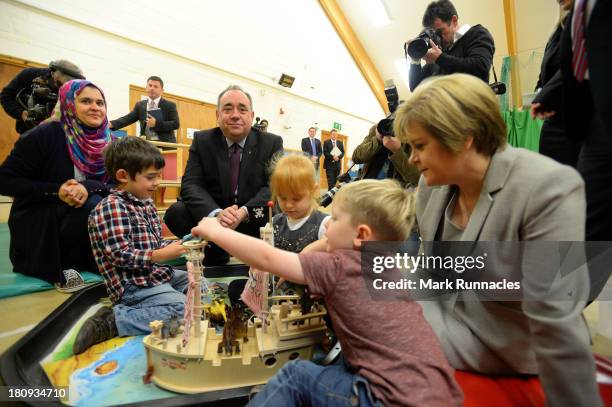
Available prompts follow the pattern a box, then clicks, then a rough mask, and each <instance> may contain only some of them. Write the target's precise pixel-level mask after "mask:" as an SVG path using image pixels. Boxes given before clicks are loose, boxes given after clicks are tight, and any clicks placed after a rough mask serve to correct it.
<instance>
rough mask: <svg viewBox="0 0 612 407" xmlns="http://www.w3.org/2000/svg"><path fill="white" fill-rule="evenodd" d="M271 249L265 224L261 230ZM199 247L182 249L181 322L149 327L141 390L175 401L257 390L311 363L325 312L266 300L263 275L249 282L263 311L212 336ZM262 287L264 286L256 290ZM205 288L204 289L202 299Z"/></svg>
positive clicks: (230, 321)
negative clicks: (291, 365)
mask: <svg viewBox="0 0 612 407" xmlns="http://www.w3.org/2000/svg"><path fill="white" fill-rule="evenodd" d="M261 233H262V237H263V238H264V239H265V240H267V241H268V242H271V239H272V236H273V234H272V227H271V225H270V223H268V224H267V225H266V227H265V228H261ZM205 245H206V242H204V241H196V240H191V241H186V242H183V246H184V247H185V248H186V249H187V260H188V263H187V269H188V273H189V278H190V286H189V291H188V293H187V302H186V304H185V317H184V319H183V321H182V322H178V321H171V322H170V323H167V324H166V325H167V326H164V323H163V322H162V321H153V322H152V323H151V329H152V333H151V334H150V335H148V336H146V337H145V338H144V339H143V342H144V345H145V350H146V354H147V373H146V375H145V377H144V380H145V382H147V381H149V380H151V381H153V383H155V384H156V385H158V386H160V387H162V388H165V389H168V390H171V391H175V392H179V393H200V392H207V391H213V390H223V389H228V388H236V387H242V386H254V385H258V384H263V383H265V382H267V381H268V379H269V378H270V377H271V376H273V375H274V374H275V373H276V372H277V371H278V370H279V369H280V368H281V367H282V366H283V365H284V364H285V363H287V362H288V361H290V360H293V359H297V358H301V359H305V360H309V359H311V358H312V354H313V350H314V347H315V345H316V344H318V343H320V342H321V340H322V339H323V337H324V334H325V331H326V325H325V321H324V318H323V317H324V316H325V315H326V313H327V312H326V310H325V308H324V307H323V306H318V305H317V306H315V307H313V308H312V309H310V310H309V311H308V312H307V313H303V312H302V310H301V307H300V305H298V304H296V302H297V300H298V299H299V296H297V295H284V296H276V295H271V296H268V286H269V285H268V284H269V282H268V278H269V277H268V273H262V272H259V273H260V274H259V275H258V276H251V278H250V279H249V281H248V282H247V289H249V288H248V286H249V285H252V287H251V288H252V289H253V290H258V291H257V292H255V295H256V296H259V298H261V300H262V305H263V307H262V308H261V310H258V311H259V312H256V313H255V315H254V316H253V317H252V318H248V317H247V316H246V315H247V314H246V313H245V310H244V309H243V308H241V306H237V305H235V306H233V307H232V308H231V309H230V310H229V315H228V316H227V321H226V322H225V326H224V328H223V334H217V332H216V329H215V328H214V327H213V326H211V324H210V319H209V317H208V315H207V313H206V312H203V311H204V308H205V306H204V305H203V304H202V301H201V292H202V285H205V283H203V279H202V277H203V272H202V260H203V258H204V254H203V250H202V249H203V247H204V246H205ZM256 282H260V283H261V282H263V284H255V283H256ZM206 289H207V287H204V292H206Z"/></svg>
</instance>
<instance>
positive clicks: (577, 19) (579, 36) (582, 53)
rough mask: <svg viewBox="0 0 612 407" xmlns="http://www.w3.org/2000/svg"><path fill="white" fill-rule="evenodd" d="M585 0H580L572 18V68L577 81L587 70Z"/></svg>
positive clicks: (582, 77)
mask: <svg viewBox="0 0 612 407" xmlns="http://www.w3.org/2000/svg"><path fill="white" fill-rule="evenodd" d="M586 3H587V2H586V0H580V3H578V8H576V13H575V14H574V17H573V20H572V26H573V28H574V38H573V41H572V54H573V55H572V70H573V71H574V76H575V77H576V80H577V81H578V82H579V83H582V81H584V76H585V75H586V70H587V52H586V44H585V41H584V29H585V27H586V10H585V9H586V7H585V6H586Z"/></svg>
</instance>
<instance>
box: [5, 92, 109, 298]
mask: <svg viewBox="0 0 612 407" xmlns="http://www.w3.org/2000/svg"><path fill="white" fill-rule="evenodd" d="M59 100H60V115H59V117H56V118H54V119H52V120H50V121H48V122H46V123H42V124H40V125H39V126H37V127H35V128H34V129H32V130H30V131H29V132H27V133H25V134H23V135H22V136H21V137H20V138H19V139H18V140H17V142H16V143H15V146H14V147H13V150H12V151H11V153H10V154H9V156H8V157H7V158H6V160H5V161H4V163H3V164H2V165H1V166H0V194H1V195H7V196H11V197H13V198H14V200H13V205H12V207H11V212H10V215H9V221H8V225H9V230H10V233H11V246H10V259H11V262H12V264H13V271H14V272H16V273H22V274H25V275H28V276H32V277H37V278H41V279H43V280H46V281H48V282H50V283H58V282H63V283H66V280H67V279H69V280H73V279H74V278H76V279H77V280H80V281H82V279H81V277H80V276H79V275H78V273H76V275H75V272H74V271H72V272H69V271H68V270H70V269H88V270H90V271H95V270H97V267H96V266H95V263H94V261H93V257H92V252H91V247H90V243H89V237H88V234H87V218H88V216H89V212H90V211H91V210H92V209H93V208H94V207H95V205H96V204H97V203H98V202H99V201H100V199H102V197H104V196H106V195H107V194H108V186H107V184H106V182H107V181H108V177H107V175H106V173H105V170H104V159H103V157H102V150H103V149H104V147H106V145H107V144H108V143H109V142H110V141H111V140H112V135H111V132H110V130H109V127H108V120H107V118H106V100H105V98H104V94H103V93H102V90H101V89H100V88H98V87H97V86H96V85H94V84H93V83H91V82H89V81H87V80H73V81H70V82H67V83H66V84H64V85H63V86H62V87H61V88H60V90H59ZM63 271H65V272H64V273H63ZM66 276H71V277H72V278H68V277H66ZM67 283H68V284H67V285H68V286H73V285H74V284H75V281H74V280H73V281H68V282H67Z"/></svg>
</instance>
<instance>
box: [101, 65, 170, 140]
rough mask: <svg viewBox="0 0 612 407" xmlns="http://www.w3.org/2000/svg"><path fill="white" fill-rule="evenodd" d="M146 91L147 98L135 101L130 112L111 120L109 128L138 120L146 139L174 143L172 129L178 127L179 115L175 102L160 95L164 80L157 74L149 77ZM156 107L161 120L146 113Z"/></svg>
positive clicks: (141, 132)
mask: <svg viewBox="0 0 612 407" xmlns="http://www.w3.org/2000/svg"><path fill="white" fill-rule="evenodd" d="M146 92H147V96H148V99H145V100H141V101H139V102H136V104H135V105H134V109H133V110H132V111H131V112H130V113H128V114H127V115H125V116H123V117H120V118H119V119H116V120H113V121H111V122H110V128H111V129H113V130H118V129H121V128H123V127H125V126H129V125H130V124H132V123H135V122H136V121H138V122H140V135H141V136H146V138H147V140H154V141H163V142H166V143H176V137H175V136H174V130H176V129H178V128H179V127H180V122H179V116H178V112H177V110H176V104H175V103H174V102H171V101H169V100H166V99H164V98H163V97H162V94H163V93H164V81H162V79H161V78H160V77H159V76H151V77H149V79H147V88H146ZM156 109H159V111H161V120H157V119H156V118H155V117H154V116H153V115H152V114H149V113H148V112H149V111H150V110H156Z"/></svg>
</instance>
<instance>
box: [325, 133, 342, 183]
mask: <svg viewBox="0 0 612 407" xmlns="http://www.w3.org/2000/svg"><path fill="white" fill-rule="evenodd" d="M330 136H331V139H330V140H326V141H325V143H323V155H324V156H325V159H324V160H323V168H325V174H326V175H327V188H328V189H332V188H333V187H334V185H336V178H338V174H340V168H341V167H342V162H341V161H340V160H341V159H342V157H344V146H343V145H342V141H340V140H337V138H338V131H337V130H336V129H333V130H332V131H331V133H330ZM334 148H337V150H336V151H339V153H340V154H333V153H332V152H336V151H334Z"/></svg>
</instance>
